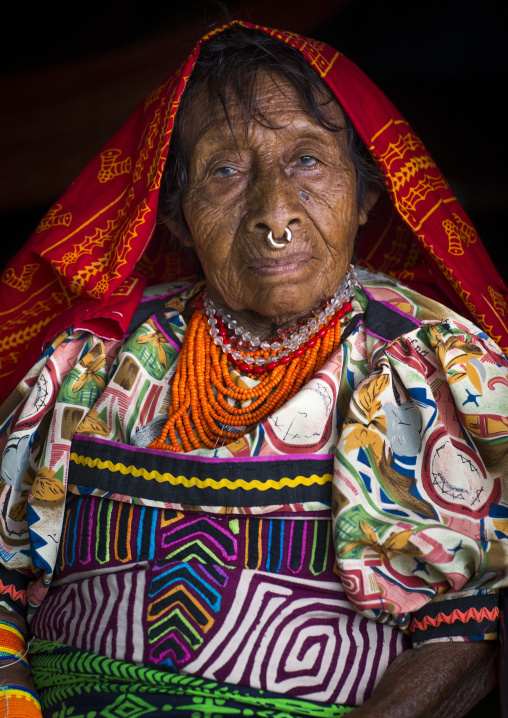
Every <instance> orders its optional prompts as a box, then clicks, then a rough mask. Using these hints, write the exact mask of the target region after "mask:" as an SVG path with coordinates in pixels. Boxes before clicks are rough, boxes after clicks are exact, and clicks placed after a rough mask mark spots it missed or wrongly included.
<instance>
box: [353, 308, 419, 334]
mask: <svg viewBox="0 0 508 718" xmlns="http://www.w3.org/2000/svg"><path fill="white" fill-rule="evenodd" d="M365 326H366V328H367V329H370V330H371V331H372V332H374V333H375V334H377V335H378V336H380V337H382V338H383V339H386V340H387V341H390V342H391V341H393V340H394V339H397V338H398V337H400V336H402V335H403V334H408V333H409V332H412V331H413V330H414V329H417V328H418V327H419V326H420V323H419V322H417V321H416V320H415V319H413V318H412V317H410V316H409V315H406V316H403V315H402V314H399V312H397V311H396V310H395V309H391V308H390V307H387V306H386V305H384V304H381V302H377V301H376V300H375V299H369V304H368V306H367V309H366V311H365Z"/></svg>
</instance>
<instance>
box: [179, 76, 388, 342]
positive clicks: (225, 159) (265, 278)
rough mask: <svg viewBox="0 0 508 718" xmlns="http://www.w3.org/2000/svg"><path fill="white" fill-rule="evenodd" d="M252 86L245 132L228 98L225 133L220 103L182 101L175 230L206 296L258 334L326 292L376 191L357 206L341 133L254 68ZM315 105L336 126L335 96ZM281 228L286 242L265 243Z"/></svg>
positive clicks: (342, 268) (341, 270) (345, 262)
mask: <svg viewBox="0 0 508 718" xmlns="http://www.w3.org/2000/svg"><path fill="white" fill-rule="evenodd" d="M257 89H258V95H257V97H258V103H259V109H260V111H261V113H262V115H263V117H264V118H266V120H265V121H263V123H261V122H258V121H251V122H250V123H249V125H248V127H247V131H246V128H245V123H244V120H243V115H242V113H241V111H240V110H239V109H238V108H236V109H235V105H234V104H232V105H231V107H230V108H229V109H230V118H231V125H232V128H233V132H234V136H233V135H232V133H231V129H230V127H229V125H228V123H227V121H226V118H225V117H224V114H223V112H222V110H217V112H216V113H215V114H213V115H212V117H210V113H209V111H208V101H207V98H206V97H199V98H197V99H196V100H195V101H194V104H193V105H191V109H190V113H189V115H190V117H189V121H188V122H186V123H185V126H184V138H185V141H186V143H187V146H188V147H189V148H190V149H191V163H190V173H189V184H188V189H187V191H186V194H185V195H184V199H183V211H184V216H185V220H186V223H187V227H188V232H187V233H185V234H184V236H181V237H180V238H181V240H182V241H183V242H184V243H185V244H186V245H188V246H191V247H193V248H194V250H195V251H196V253H197V255H198V257H199V259H200V261H201V264H202V267H203V271H204V274H205V277H206V282H207V286H208V290H209V292H210V294H211V296H212V298H213V299H214V300H215V301H216V302H217V303H218V304H219V305H221V306H222V307H224V308H228V309H229V310H231V311H232V312H234V313H235V314H236V315H237V316H238V318H239V319H240V323H241V324H243V325H244V326H249V327H250V328H253V329H255V330H256V331H257V332H259V333H260V334H262V335H264V336H267V335H272V334H273V328H274V327H275V326H276V327H278V326H281V325H284V324H288V323H291V322H293V321H295V320H297V319H299V318H300V317H302V316H304V315H306V314H307V313H308V312H309V311H310V310H311V309H313V308H314V307H315V306H317V305H319V304H321V303H322V302H324V301H326V300H327V299H328V298H329V297H330V296H332V295H333V294H334V293H335V291H336V290H337V288H338V286H339V284H340V281H341V279H342V277H343V276H344V274H345V272H346V270H347V268H348V266H349V263H350V260H351V256H352V254H353V246H354V240H355V237H356V233H357V231H358V227H359V225H361V224H364V223H365V222H366V220H367V214H368V211H369V209H370V207H371V205H372V204H373V203H374V202H375V200H376V199H377V195H376V194H370V195H369V196H368V197H367V200H366V203H365V206H364V207H362V208H360V209H359V208H358V207H357V206H356V175H355V168H354V165H353V163H352V161H351V158H350V157H349V152H348V149H347V134H346V132H342V131H338V132H333V131H330V130H327V129H325V128H324V127H321V126H320V125H319V124H318V123H317V122H316V120H315V119H314V118H313V117H312V116H310V115H309V114H307V113H306V112H304V111H303V110H302V109H301V107H300V104H299V102H298V99H297V96H296V93H295V91H294V89H293V88H292V87H291V85H289V84H288V83H287V82H286V81H285V80H283V79H282V78H278V79H277V84H275V82H274V80H273V79H272V78H270V77H268V76H267V75H260V78H259V80H258V88H257ZM324 107H325V111H326V113H327V116H328V118H329V119H330V120H332V121H333V122H334V123H336V124H337V125H339V126H341V127H342V126H344V116H343V114H342V110H341V109H340V107H339V105H338V104H337V102H335V101H333V102H329V103H328V104H326V105H325V106H324ZM286 227H289V229H290V230H291V232H292V241H291V243H290V244H285V246H284V248H283V249H278V250H273V249H271V248H270V247H269V246H268V243H267V234H268V232H269V231H270V230H271V231H272V232H273V236H274V237H275V238H276V239H278V238H281V237H283V235H284V231H285V229H286Z"/></svg>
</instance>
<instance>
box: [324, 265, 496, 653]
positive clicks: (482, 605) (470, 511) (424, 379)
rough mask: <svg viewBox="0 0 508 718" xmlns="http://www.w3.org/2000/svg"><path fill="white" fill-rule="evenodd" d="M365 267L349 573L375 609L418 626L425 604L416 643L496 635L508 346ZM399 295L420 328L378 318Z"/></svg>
mask: <svg viewBox="0 0 508 718" xmlns="http://www.w3.org/2000/svg"><path fill="white" fill-rule="evenodd" d="M363 281H364V286H365V290H366V293H367V294H370V297H371V298H370V300H367V299H364V300H363V306H364V318H365V321H364V325H363V327H360V328H359V330H358V331H356V332H354V333H353V334H352V335H351V337H350V338H349V339H347V340H346V345H347V347H348V349H347V352H349V357H348V360H349V361H348V364H349V365H350V367H351V368H352V369H353V371H352V373H353V372H355V373H356V376H355V379H350V380H348V379H347V377H345V376H344V375H343V381H344V380H345V381H346V382H347V383H348V386H349V388H350V390H351V399H350V401H349V402H348V403H347V406H346V407H345V411H344V420H343V426H342V432H341V435H340V439H339V441H338V444H337V449H336V462H335V474H334V526H335V529H334V541H335V548H336V554H337V557H338V564H339V567H340V573H341V579H342V581H343V583H344V585H345V586H346V588H347V591H348V595H349V598H350V600H351V601H352V603H353V604H354V605H355V607H356V608H357V609H358V610H359V611H361V612H362V613H363V614H364V615H368V616H371V617H373V618H376V619H378V620H389V618H390V616H393V617H394V618H395V620H396V621H397V622H398V623H399V625H401V627H406V626H408V624H409V621H410V616H409V614H410V613H413V614H414V616H413V621H412V623H411V630H412V633H413V638H414V641H415V642H417V643H418V642H421V641H423V640H429V639H431V640H450V639H452V640H453V639H462V640H464V639H468V640H475V639H478V638H488V637H492V636H491V635H490V634H491V632H492V620H493V619H495V618H496V617H497V615H498V609H497V601H496V597H495V595H493V593H492V589H493V587H499V586H503V585H506V582H507V579H506V576H507V565H508V551H507V543H508V542H507V538H508V419H507V416H508V372H507V363H506V358H505V357H504V355H503V354H502V352H501V351H500V350H499V349H498V347H497V346H496V345H495V344H493V342H491V341H490V339H489V338H488V337H487V336H486V335H485V334H484V333H483V332H480V331H479V330H478V329H476V328H475V327H473V326H472V325H471V324H470V323H469V322H467V321H466V320H464V319H462V318H460V317H457V316H456V315H454V314H451V313H450V312H449V311H448V310H446V309H445V308H444V307H442V306H440V305H438V304H435V303H434V302H431V301H430V300H426V299H424V298H423V297H421V296H418V295H414V294H413V293H412V292H410V291H407V290H405V289H403V288H402V287H401V286H400V285H395V283H393V282H390V283H386V282H385V283H384V284H381V283H379V282H377V281H376V279H375V277H374V276H373V275H371V276H370V280H369V278H368V277H365V276H364V277H363ZM374 297H375V299H374ZM359 298H360V301H361V302H362V299H361V297H359ZM387 307H390V308H391V309H392V310H393V309H396V310H398V311H399V312H402V311H403V312H406V313H407V314H408V315H410V316H412V317H413V319H414V320H416V321H415V326H414V327H413V329H412V330H411V331H405V332H404V334H403V335H401V336H397V337H396V338H395V337H393V333H395V334H397V333H398V332H397V331H396V330H395V332H393V331H392V330H391V329H390V326H389V323H387V322H385V323H384V328H382V329H379V328H376V326H377V327H379V325H382V324H383V322H382V315H383V314H384V313H385V310H386V309H387ZM373 310H374V311H375V313H376V314H377V315H378V317H379V320H380V321H379V322H378V324H377V325H376V321H375V320H374V318H373V317H372V316H371V317H370V321H369V313H370V314H372V311H373ZM401 321H402V316H401ZM392 329H393V328H392ZM390 331H392V336H390V335H389V333H390ZM376 332H377V333H378V336H376ZM379 334H384V336H379ZM387 334H388V336H387ZM359 372H363V373H364V376H359V375H358V373H359ZM352 373H351V376H352ZM353 386H354V388H353ZM457 592H460V594H458V593H457ZM445 598H446V599H450V600H449V602H448V603H446V604H445V603H444V602H443V599H445ZM430 601H432V603H431V604H429V602H430Z"/></svg>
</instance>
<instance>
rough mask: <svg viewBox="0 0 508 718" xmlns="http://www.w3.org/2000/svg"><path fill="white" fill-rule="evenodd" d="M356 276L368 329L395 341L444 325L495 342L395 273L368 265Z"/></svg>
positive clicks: (472, 324) (468, 320)
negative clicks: (369, 269)
mask: <svg viewBox="0 0 508 718" xmlns="http://www.w3.org/2000/svg"><path fill="white" fill-rule="evenodd" d="M357 276H358V281H359V282H360V287H361V288H360V292H361V293H362V294H363V305H364V314H365V323H366V330H367V331H368V332H369V331H370V332H371V333H375V334H377V335H378V336H381V337H383V338H385V339H387V340H388V341H390V342H392V341H394V340H396V339H399V338H402V337H405V336H407V335H408V334H410V333H412V332H414V331H415V330H418V329H419V328H420V327H424V328H425V327H430V326H433V327H435V328H436V329H439V328H443V329H444V330H445V331H446V332H449V331H453V332H455V333H456V332H460V333H462V334H464V336H465V337H466V336H474V337H477V338H479V339H481V340H483V341H486V342H489V343H491V342H492V339H491V338H490V337H489V336H488V335H487V334H486V333H485V332H484V331H483V330H482V329H480V328H479V327H478V326H477V325H476V324H474V322H472V321H471V320H470V319H468V318H466V317H463V316H461V315H460V314H458V313H457V312H456V311H454V310H453V309H451V308H450V307H447V306H445V305H444V304H441V303H440V302H438V301H436V300H434V299H431V298H430V297H428V296H425V295H424V294H421V293H419V292H417V291H415V290H414V289H411V288H410V287H408V286H407V285H405V284H404V283H403V282H402V281H400V280H398V279H396V278H394V277H391V276H389V275H387V274H383V273H382V272H371V271H368V270H366V269H358V271H357ZM376 329H377V331H376ZM380 329H381V331H380ZM492 343H494V342H492Z"/></svg>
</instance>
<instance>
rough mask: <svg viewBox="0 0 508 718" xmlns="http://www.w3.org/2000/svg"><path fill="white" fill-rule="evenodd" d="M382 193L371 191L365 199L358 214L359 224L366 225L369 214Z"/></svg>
mask: <svg viewBox="0 0 508 718" xmlns="http://www.w3.org/2000/svg"><path fill="white" fill-rule="evenodd" d="M380 194H381V193H380V192H379V191H377V190H369V191H368V192H367V194H366V195H365V196H364V198H363V202H362V206H361V207H360V212H359V214H358V224H365V222H366V221H367V220H368V218H369V212H370V210H371V209H372V208H373V207H374V205H375V204H376V202H377V201H378V199H379V195H380Z"/></svg>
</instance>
